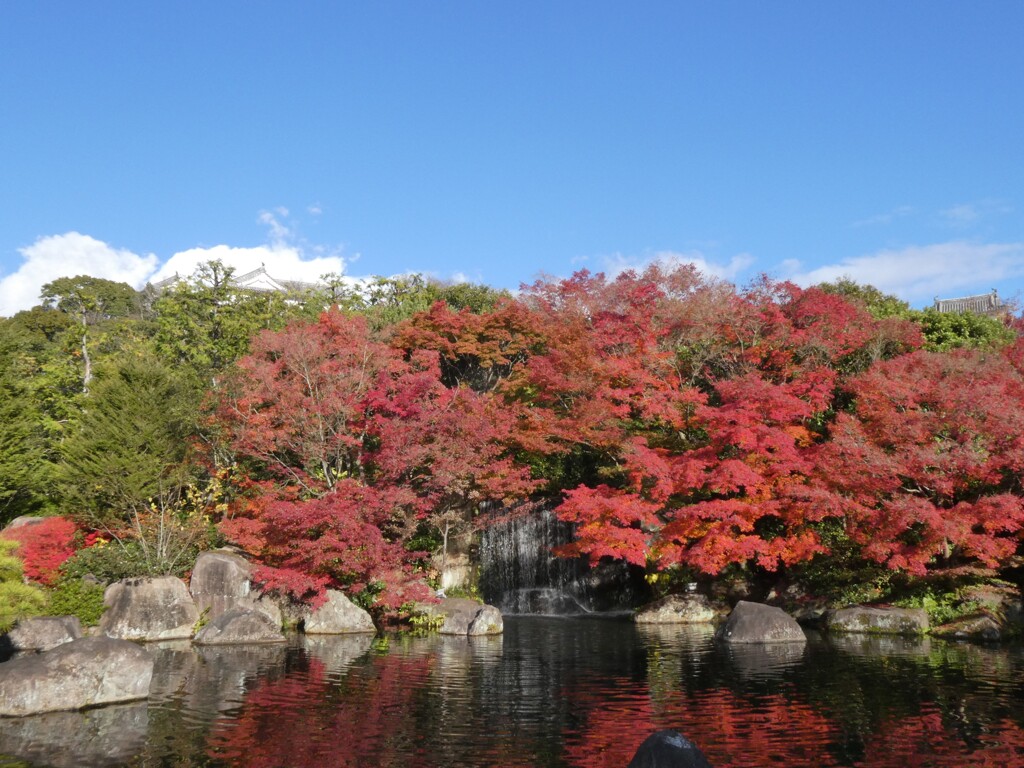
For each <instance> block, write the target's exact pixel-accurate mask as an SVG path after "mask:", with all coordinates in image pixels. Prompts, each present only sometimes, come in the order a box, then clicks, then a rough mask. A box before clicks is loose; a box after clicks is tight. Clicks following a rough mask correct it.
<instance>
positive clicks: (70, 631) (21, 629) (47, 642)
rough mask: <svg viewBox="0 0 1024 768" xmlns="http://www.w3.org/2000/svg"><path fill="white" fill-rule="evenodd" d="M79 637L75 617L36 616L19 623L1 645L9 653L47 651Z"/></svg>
mask: <svg viewBox="0 0 1024 768" xmlns="http://www.w3.org/2000/svg"><path fill="white" fill-rule="evenodd" d="M81 636H82V622H81V621H79V620H78V617H77V616H37V617H35V618H31V619H22V620H21V621H19V622H18V623H17V624H16V625H15V626H14V629H12V630H11V631H10V632H8V633H7V635H6V636H5V637H4V638H3V639H2V643H3V645H5V646H7V647H8V648H9V650H11V651H48V650H50V649H51V648H56V647H57V646H58V645H63V644H64V643H70V642H71V641H72V640H78V639H79V638H80V637H81Z"/></svg>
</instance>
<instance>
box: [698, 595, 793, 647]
mask: <svg viewBox="0 0 1024 768" xmlns="http://www.w3.org/2000/svg"><path fill="white" fill-rule="evenodd" d="M715 636H716V638H717V639H719V640H722V641H723V642H726V643H806V642H807V637H806V636H805V635H804V631H803V630H802V629H801V628H800V625H799V624H797V622H796V619H794V618H793V617H792V616H790V615H789V614H788V613H786V612H785V611H783V610H782V609H781V608H775V607H773V606H770V605H764V604H763V603H748V602H747V601H745V600H740V601H739V602H738V603H736V607H735V608H733V609H732V613H730V614H729V618H728V619H727V620H726V622H725V624H723V625H722V626H721V627H720V628H719V629H718V632H717V633H716V635H715Z"/></svg>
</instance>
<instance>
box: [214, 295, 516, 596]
mask: <svg viewBox="0 0 1024 768" xmlns="http://www.w3.org/2000/svg"><path fill="white" fill-rule="evenodd" d="M495 405H496V403H495V402H493V401H489V400H487V399H485V398H484V397H483V396H482V395H480V394H478V393H477V392H475V391H473V390H472V389H469V388H466V387H452V388H448V387H445V386H444V385H443V384H442V382H441V377H440V368H439V359H438V354H437V353H436V352H433V351H429V350H417V351H412V352H409V353H408V354H406V353H404V352H403V351H402V350H399V349H395V348H393V347H391V346H389V345H387V344H385V343H383V342H382V341H379V340H377V339H375V338H373V337H372V335H371V333H370V330H369V328H368V327H367V325H366V323H365V322H364V321H363V320H362V319H361V318H353V317H347V316H345V315H342V314H341V313H340V312H338V311H331V312H327V313H324V315H323V316H322V317H321V318H320V320H319V321H318V322H316V323H312V324H306V325H293V326H290V327H289V328H287V329H285V330H284V331H280V332H276V333H272V332H264V333H263V334H262V335H261V336H260V337H258V338H257V339H256V340H255V341H254V342H253V345H252V352H251V354H250V355H248V356H247V357H245V358H243V359H242V360H241V361H239V363H238V365H237V367H236V369H235V371H234V374H233V375H232V377H231V378H230V380H229V381H228V382H227V384H226V386H225V387H224V390H223V393H222V395H221V399H220V402H219V406H218V409H217V419H218V421H219V423H220V424H221V425H222V427H223V428H224V429H225V430H226V432H227V441H228V445H229V446H230V448H231V450H232V451H234V453H235V454H236V455H237V456H238V457H239V458H240V459H242V460H244V461H246V462H248V463H249V465H250V466H251V467H252V470H253V474H256V475H259V474H260V473H263V474H264V476H265V480H264V481H263V482H260V483H258V484H253V485H252V486H251V491H252V493H251V494H250V495H249V497H248V498H247V499H246V501H245V503H244V504H242V505H240V506H239V508H238V509H237V510H236V511H235V516H234V517H233V518H232V519H230V520H227V521H225V522H224V523H223V524H222V528H223V530H224V531H225V533H227V534H228V535H229V536H231V537H233V538H235V539H237V540H238V541H240V543H243V544H244V545H245V546H246V547H247V548H248V549H249V550H250V551H251V552H252V553H253V554H255V555H257V556H258V557H259V558H260V559H261V560H262V562H263V563H264V564H265V566H266V568H264V569H263V570H262V571H261V572H260V574H259V576H260V577H261V578H263V579H264V581H265V584H266V586H268V587H270V588H273V589H276V590H279V591H282V592H286V593H289V594H291V595H293V596H295V597H298V598H300V599H307V600H308V599H314V600H316V599H318V596H320V595H322V593H323V590H324V589H325V588H327V587H331V586H333V587H344V588H347V589H348V590H349V591H359V590H361V589H363V588H365V587H367V586H369V585H371V584H373V585H375V586H376V587H382V588H383V590H384V591H383V592H382V594H381V596H380V598H379V599H380V601H381V603H382V604H383V605H384V606H385V607H387V608H396V607H398V606H399V605H401V604H402V603H403V602H406V601H407V600H409V599H413V598H422V597H424V596H426V594H427V592H426V589H425V587H424V585H422V584H420V583H418V582H417V581H416V579H415V577H414V574H413V561H414V560H415V557H416V554H417V553H410V552H407V551H406V549H405V543H406V541H407V540H408V539H409V537H410V536H411V535H412V534H413V533H414V531H415V528H416V526H417V525H418V524H419V523H420V522H423V521H426V522H428V523H429V522H431V521H432V520H435V519H439V518H441V517H443V516H444V515H446V514H447V513H448V512H449V511H450V510H452V509H465V508H468V507H472V506H473V505H475V504H477V503H479V502H482V501H485V500H503V499H510V498H518V497H519V496H521V495H522V494H523V493H525V492H526V491H528V490H529V489H530V488H532V487H533V484H532V483H531V481H530V480H529V478H528V472H527V470H526V469H525V468H522V467H517V466H515V465H514V464H513V462H512V460H511V459H510V458H509V457H508V456H507V455H506V448H505V446H504V445H503V442H502V439H503V437H504V436H505V435H507V434H508V431H509V429H510V424H509V418H510V417H509V415H508V414H507V413H506V412H504V411H503V410H502V409H500V408H496V407H495Z"/></svg>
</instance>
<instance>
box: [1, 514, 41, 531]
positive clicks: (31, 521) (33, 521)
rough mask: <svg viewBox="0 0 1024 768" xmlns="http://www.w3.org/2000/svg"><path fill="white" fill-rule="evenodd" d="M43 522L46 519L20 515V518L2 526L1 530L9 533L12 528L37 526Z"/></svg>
mask: <svg viewBox="0 0 1024 768" xmlns="http://www.w3.org/2000/svg"><path fill="white" fill-rule="evenodd" d="M43 520H46V518H45V517H35V516H33V515H22V516H21V517H16V518H14V519H13V520H11V522H9V523H8V524H7V525H5V526H4V528H3V530H5V531H10V530H12V529H14V528H21V527H22V526H25V525H38V524H39V523H41V522H43Z"/></svg>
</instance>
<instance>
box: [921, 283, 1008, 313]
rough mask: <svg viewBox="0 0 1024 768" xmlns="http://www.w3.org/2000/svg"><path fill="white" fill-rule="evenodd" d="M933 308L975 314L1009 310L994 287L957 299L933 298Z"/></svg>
mask: <svg viewBox="0 0 1024 768" xmlns="http://www.w3.org/2000/svg"><path fill="white" fill-rule="evenodd" d="M935 309H936V311H938V312H954V313H957V314H961V313H963V312H973V313H975V314H976V315H1001V314H1003V313H1005V312H1008V311H1009V309H1010V308H1009V307H1008V306H1007V305H1006V304H1004V303H1003V302H1002V300H1000V298H999V294H998V293H996V290H995V288H993V289H992V292H991V293H982V294H978V295H977V296H963V297H961V298H959V299H940V298H938V297H936V298H935Z"/></svg>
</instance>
